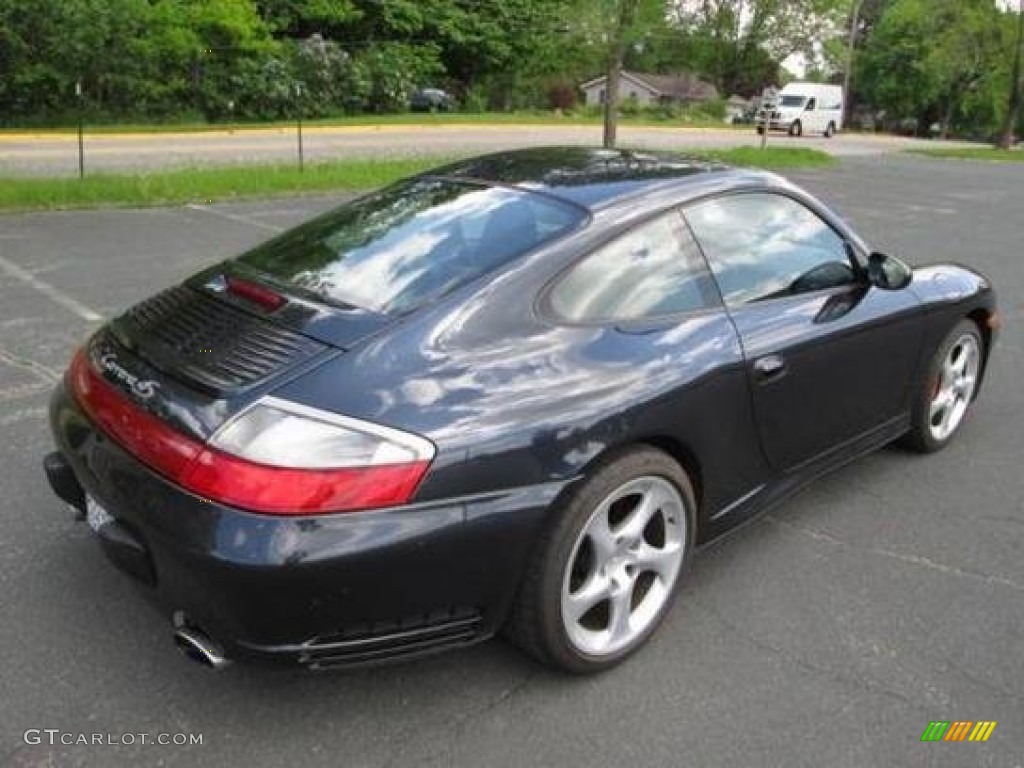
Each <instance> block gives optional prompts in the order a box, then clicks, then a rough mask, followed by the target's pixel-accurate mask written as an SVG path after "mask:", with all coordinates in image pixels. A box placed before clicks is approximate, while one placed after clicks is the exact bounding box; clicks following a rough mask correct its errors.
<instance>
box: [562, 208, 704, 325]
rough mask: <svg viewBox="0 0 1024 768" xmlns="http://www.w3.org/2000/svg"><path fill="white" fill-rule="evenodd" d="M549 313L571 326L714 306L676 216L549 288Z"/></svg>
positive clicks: (602, 251) (622, 241)
mask: <svg viewBox="0 0 1024 768" xmlns="http://www.w3.org/2000/svg"><path fill="white" fill-rule="evenodd" d="M548 300H549V303H550V306H551V309H552V310H553V311H554V312H555V313H556V314H557V315H559V316H560V317H562V318H564V319H566V320H570V321H573V322H592V321H615V320H637V319H642V318H649V317H658V316H660V315H672V314H678V313H681V312H692V311H695V310H699V309H704V308H706V307H709V306H714V305H716V304H718V303H719V301H718V297H717V294H716V292H715V287H714V284H713V281H712V279H711V276H710V274H709V273H708V271H707V267H706V266H705V264H704V260H703V258H702V257H701V254H700V250H699V249H698V248H697V244H696V243H695V242H694V241H693V237H692V236H691V234H690V231H689V229H688V228H687V227H686V225H685V223H684V222H683V220H682V218H681V217H680V216H679V214H678V213H676V212H672V213H670V214H667V215H665V216H661V217H660V218H657V219H655V220H653V221H649V222H646V223H644V224H641V225H640V226H638V227H636V228H635V229H633V230H631V231H630V232H628V233H626V234H625V235H622V236H621V237H619V238H618V239H616V240H613V241H612V242H610V243H608V244H606V245H604V246H602V247H600V248H599V249H598V250H596V251H594V253H592V254H590V255H589V256H587V257H586V258H585V259H583V260H582V261H581V262H579V263H577V264H576V265H575V266H573V267H572V268H571V269H570V270H569V272H568V273H567V274H566V275H565V276H564V277H563V278H562V279H561V280H560V281H559V282H558V283H556V284H555V286H554V288H553V289H552V290H551V293H550V295H549V299H548Z"/></svg>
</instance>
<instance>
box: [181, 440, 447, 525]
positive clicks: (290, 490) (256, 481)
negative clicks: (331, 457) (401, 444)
mask: <svg viewBox="0 0 1024 768" xmlns="http://www.w3.org/2000/svg"><path fill="white" fill-rule="evenodd" d="M427 466H428V463H427V462H415V463H411V464H393V465H382V466H376V467H358V468H356V467H353V468H345V469H329V470H327V469H292V468H290V467H268V466H266V465H265V464H254V463H252V462H250V461H246V460H245V459H239V458H237V457H235V456H231V455H229V454H226V453H221V452H220V451H217V450H214V449H212V448H206V449H204V450H203V451H202V453H200V454H199V457H198V458H197V460H196V461H195V462H193V463H192V465H191V466H190V467H189V469H188V471H187V472H186V473H185V476H184V477H183V478H181V481H180V482H181V484H182V485H183V486H185V487H186V488H188V489H190V490H192V491H194V492H195V493H197V494H199V495H200V496H203V497H205V498H209V499H216V500H217V501H221V502H224V503H225V504H231V505H233V506H237V507H244V508H246V509H256V510H259V511H260V512H271V513H273V514H277V515H307V514H310V513H312V512H342V511H346V510H356V509H372V508H374V507H388V506H392V505H394V504H401V503H403V502H405V501H408V500H409V497H410V496H412V494H413V491H415V490H416V486H418V485H419V483H420V480H421V479H422V478H423V474H424V473H425V472H426V471H427Z"/></svg>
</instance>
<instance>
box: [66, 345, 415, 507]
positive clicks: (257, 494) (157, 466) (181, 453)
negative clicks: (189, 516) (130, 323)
mask: <svg viewBox="0 0 1024 768" xmlns="http://www.w3.org/2000/svg"><path fill="white" fill-rule="evenodd" d="M68 382H69V386H70V389H71V392H72V393H73V395H74V397H75V399H76V400H77V401H78V403H79V405H81V407H82V408H83V410H85V412H86V414H87V415H88V416H89V418H91V419H92V420H93V421H94V422H95V424H96V426H98V427H99V428H100V429H101V430H102V431H103V432H105V433H106V434H107V435H108V436H109V437H111V438H112V439H113V440H114V441H116V442H117V443H118V444H120V445H121V447H123V448H124V449H125V450H127V451H128V452H129V453H131V454H132V455H134V456H135V457H136V458H138V459H139V460H140V461H141V462H143V463H144V464H146V465H147V466H149V467H150V468H151V469H153V470H155V471H156V472H159V473H160V474H161V475H164V476H165V477H167V478H168V479H169V480H171V481H172V482H174V483H176V484H177V485H180V486H181V487H183V488H185V489H187V490H189V491H191V492H192V493H194V494H196V495H197V496H200V497H202V498H204V499H208V500H210V501H216V502H220V503H224V504H228V505H231V506H236V507H240V508H242V509H247V510H251V511H253V512H264V513H268V514H274V515H310V514H322V513H328V512H351V511H356V510H362V509H374V508H380V507H389V506H394V505H397V504H404V503H406V502H408V501H409V499H410V498H411V497H412V495H413V494H414V493H415V491H416V488H417V487H418V486H419V483H420V481H421V480H422V479H423V475H424V474H425V473H426V471H427V468H428V467H429V466H430V462H429V461H413V462H406V463H402V464H377V465H373V466H366V467H344V468H339V469H300V468H293V467H274V466H269V465H266V464H260V463H256V462H252V461H248V460H246V459H244V458H240V457H238V456H233V455H231V454H229V453H225V452H223V451H219V450H216V449H215V448H211V447H210V446H208V445H206V444H204V443H201V442H199V441H198V440H194V439H192V438H190V437H188V436H186V435H183V434H181V433H180V432H178V431H177V430H175V429H174V428H172V427H171V426H169V425H168V424H166V423H164V422H163V421H161V420H160V419H158V418H157V417H155V416H153V415H152V414H150V413H148V412H147V411H144V410H142V409H141V408H140V407H138V406H137V405H136V404H135V403H133V402H132V401H131V400H130V399H129V398H128V397H127V396H126V395H124V394H123V393H122V392H121V391H120V390H118V389H117V388H115V387H114V386H112V385H111V384H110V383H108V382H107V381H106V380H105V379H104V378H103V377H102V376H100V375H99V374H98V373H97V372H96V371H95V370H94V369H93V367H92V365H91V364H90V363H89V359H88V356H87V355H86V354H85V352H84V350H79V351H78V352H77V353H76V354H75V357H74V360H72V362H71V367H70V368H69V370H68Z"/></svg>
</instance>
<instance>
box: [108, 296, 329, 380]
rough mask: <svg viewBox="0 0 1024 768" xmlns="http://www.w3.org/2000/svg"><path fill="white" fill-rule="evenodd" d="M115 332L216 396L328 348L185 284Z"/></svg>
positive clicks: (140, 308)
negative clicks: (216, 393)
mask: <svg viewBox="0 0 1024 768" xmlns="http://www.w3.org/2000/svg"><path fill="white" fill-rule="evenodd" d="M112 330H113V332H114V334H115V335H116V336H117V338H118V341H119V342H121V343H122V344H124V345H125V346H126V347H127V348H129V349H131V350H132V351H134V352H135V353H136V354H138V355H139V356H140V357H142V358H144V359H146V360H147V361H148V362H150V363H151V364H153V365H154V366H156V367H157V368H159V369H161V370H162V371H164V372H166V373H167V374H169V375H171V376H175V377H176V378H183V379H187V380H188V381H189V383H192V384H194V385H197V386H199V387H202V388H204V389H207V390H213V391H216V392H223V391H227V390H236V389H242V388H244V387H247V386H250V385H253V384H256V383H258V382H260V381H263V380H264V379H266V378H268V377H270V376H271V375H273V374H274V373H276V372H278V371H281V370H284V369H286V368H289V367H292V366H294V365H297V364H299V363H301V362H303V361H305V360H308V359H309V358H311V357H313V356H314V355H316V354H317V353H319V352H322V351H323V350H325V349H326V348H327V347H326V345H324V344H321V343H319V342H317V341H314V340H313V339H310V338H308V337H306V336H303V335H302V334H300V333H296V332H295V331H292V330H289V329H287V328H284V327H282V326H280V325H277V324H275V323H273V322H271V321H269V320H266V319H264V318H261V317H258V316H256V315H252V314H249V313H248V312H245V311H244V310H241V309H238V308H236V307H234V306H231V305H229V304H226V303H224V302H221V301H218V300H217V299H215V298H212V297H210V296H208V295H206V294H203V293H200V292H199V291H196V290H193V289H191V288H189V287H187V286H184V285H178V286H175V287H173V288H169V289H167V290H165V291H163V292H161V293H158V294H157V295H156V296H153V297H152V298H150V299H147V300H146V301H143V302H142V303H140V304H137V305H135V306H134V307H132V308H131V309H129V310H128V311H127V312H125V313H124V314H123V315H121V316H120V317H119V318H117V319H116V320H115V321H114V322H113V323H112Z"/></svg>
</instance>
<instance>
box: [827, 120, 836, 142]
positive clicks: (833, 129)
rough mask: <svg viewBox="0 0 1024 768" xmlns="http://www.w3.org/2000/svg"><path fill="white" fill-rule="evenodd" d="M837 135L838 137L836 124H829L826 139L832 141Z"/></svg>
mask: <svg viewBox="0 0 1024 768" xmlns="http://www.w3.org/2000/svg"><path fill="white" fill-rule="evenodd" d="M835 135H836V124H835V123H829V124H828V125H827V126H826V127H825V138H826V139H831V138H832V137H833V136H835Z"/></svg>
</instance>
